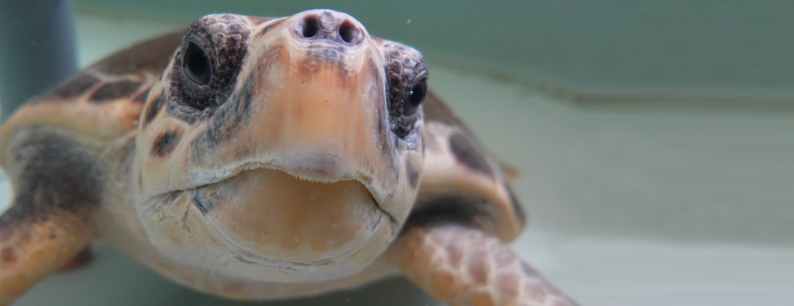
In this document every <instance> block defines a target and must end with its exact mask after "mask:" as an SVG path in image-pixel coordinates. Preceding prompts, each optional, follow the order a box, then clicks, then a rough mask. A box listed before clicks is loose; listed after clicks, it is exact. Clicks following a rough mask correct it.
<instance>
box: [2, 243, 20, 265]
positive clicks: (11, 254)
mask: <svg viewBox="0 0 794 306" xmlns="http://www.w3.org/2000/svg"><path fill="white" fill-rule="evenodd" d="M0 261H2V262H3V266H4V267H8V266H11V265H13V264H14V262H16V261H17V253H16V251H14V249H13V248H11V247H5V248H3V251H2V252H0Z"/></svg>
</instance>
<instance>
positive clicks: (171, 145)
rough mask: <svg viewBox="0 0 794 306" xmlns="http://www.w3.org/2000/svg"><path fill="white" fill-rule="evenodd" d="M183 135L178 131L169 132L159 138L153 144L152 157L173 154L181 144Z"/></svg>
mask: <svg viewBox="0 0 794 306" xmlns="http://www.w3.org/2000/svg"><path fill="white" fill-rule="evenodd" d="M180 138H182V134H181V133H179V132H178V131H167V132H165V133H163V134H162V135H160V136H159V137H157V139H156V140H155V141H154V143H153V144H152V153H151V154H152V156H157V157H163V156H166V155H168V154H171V152H172V151H174V149H175V148H176V145H177V144H178V143H179V139H180Z"/></svg>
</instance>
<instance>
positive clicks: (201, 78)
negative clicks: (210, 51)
mask: <svg viewBox="0 0 794 306" xmlns="http://www.w3.org/2000/svg"><path fill="white" fill-rule="evenodd" d="M182 68H183V70H184V71H185V75H186V76H187V77H188V79H190V80H191V81H193V82H194V83H196V84H198V85H207V84H209V83H210V78H211V77H212V67H211V64H210V59H209V57H207V53H206V52H204V50H203V49H201V47H199V46H198V45H196V44H195V43H192V42H191V43H189V44H188V45H187V50H185V56H184V57H183V58H182Z"/></svg>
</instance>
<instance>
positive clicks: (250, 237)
mask: <svg viewBox="0 0 794 306" xmlns="http://www.w3.org/2000/svg"><path fill="white" fill-rule="evenodd" d="M293 166H294V165H293ZM371 181H372V179H371V178H370V177H368V176H366V175H363V174H353V175H338V173H334V171H333V169H332V168H329V167H290V168H286V167H285V166H283V165H274V164H272V163H246V164H244V165H242V166H241V167H239V169H235V171H231V172H230V173H228V175H225V176H224V177H223V178H222V179H220V180H218V181H216V182H213V183H209V184H206V185H202V186H200V187H197V188H193V189H191V193H192V199H193V205H195V206H196V207H198V208H199V209H200V210H201V212H202V213H203V215H204V218H205V219H206V221H207V223H208V225H210V226H211V227H212V228H213V229H214V231H215V232H216V234H217V235H218V236H219V237H220V238H221V239H222V240H224V241H225V242H226V244H227V245H229V246H232V248H230V251H231V252H232V254H234V255H235V258H236V259H237V260H239V261H241V262H246V263H262V264H268V265H272V264H277V265H284V264H286V265H287V266H292V267H299V266H317V265H324V264H329V263H332V262H334V261H336V260H338V259H340V258H343V257H346V256H349V255H350V253H351V252H355V251H356V250H358V249H360V248H361V247H362V246H363V245H365V244H367V243H368V242H369V241H370V240H372V239H377V238H376V237H375V236H376V235H378V234H379V233H384V232H388V233H391V232H392V231H393V230H394V227H395V225H396V221H395V219H394V218H393V217H392V216H391V215H390V214H389V213H388V212H387V211H386V210H384V209H383V207H382V206H381V205H380V203H381V202H379V201H378V200H377V197H376V196H375V194H374V192H373V191H372V190H371V188H370V187H369V186H370V185H371V184H368V183H370V182H371ZM384 215H386V217H387V218H385V219H388V220H389V221H390V222H382V221H383V219H384V218H383V217H384Z"/></svg>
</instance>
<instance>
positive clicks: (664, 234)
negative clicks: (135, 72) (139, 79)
mask: <svg viewBox="0 0 794 306" xmlns="http://www.w3.org/2000/svg"><path fill="white" fill-rule="evenodd" d="M13 2H14V1H10V2H5V3H4V4H2V5H0V17H3V18H2V19H4V20H6V23H7V24H8V23H10V22H11V21H13V24H15V25H16V27H10V26H8V25H7V24H6V25H4V26H5V27H4V28H5V30H2V31H0V57H1V58H2V60H0V80H2V82H0V94H5V95H4V96H2V97H0V100H2V99H10V98H8V97H9V96H11V94H9V92H14V90H17V91H16V92H14V94H16V95H17V96H13V97H14V98H13V99H15V100H14V101H21V100H19V99H20V98H17V97H21V96H25V95H26V94H27V95H29V94H33V93H19V90H18V89H20V88H21V87H19V86H21V85H15V86H14V87H13V88H9V86H10V85H8V84H10V82H12V81H13V79H19V77H17V76H16V74H13V73H10V71H12V70H13V69H18V70H19V69H22V70H25V67H29V66H27V64H26V65H22V64H21V63H22V62H20V60H19V59H18V58H19V57H20V55H19V53H20V51H19V50H21V49H20V48H32V49H33V50H41V48H44V47H35V46H37V42H36V41H35V39H31V38H30V37H33V36H31V35H33V34H26V33H28V32H25V31H32V30H31V29H37V27H36V26H35V25H36V22H34V21H35V20H39V19H42V18H46V20H50V21H52V20H55V19H57V18H64V20H65V21H60V19H57V20H58V23H57V24H58V26H56V27H55V28H57V29H59V30H60V31H64V32H63V33H65V34H62V35H58V36H57V38H59V39H60V40H59V39H55V40H56V41H55V43H53V45H51V46H49V47H48V48H50V49H48V50H54V51H49V53H48V54H50V55H51V56H52V57H56V55H57V58H59V59H67V62H69V61H68V60H71V66H70V64H68V63H67V64H60V65H61V66H58V67H60V68H58V69H60V70H58V71H54V70H50V72H52V73H50V74H51V78H53V80H50V81H48V80H43V79H41V77H39V78H36V79H37V80H43V81H42V83H46V82H56V81H57V79H59V78H62V77H63V76H65V75H66V73H67V72H69V71H71V70H73V69H74V67H85V66H86V65H88V64H90V63H92V62H94V61H96V60H98V59H101V58H102V57H104V56H106V55H108V54H110V53H112V52H113V51H115V50H117V49H119V48H121V47H124V46H126V45H129V44H131V43H133V42H135V41H139V40H141V39H145V38H148V37H151V36H153V35H157V34H161V33H166V32H170V31H173V30H178V29H183V28H185V27H186V26H187V25H189V24H190V23H191V22H192V21H193V20H195V19H196V18H198V17H200V16H202V15H205V14H209V13H221V12H230V13H240V14H247V15H261V16H285V15H292V14H294V13H297V12H299V11H302V10H306V9H313V8H331V9H335V10H339V11H343V12H346V13H349V14H351V15H352V16H353V17H355V18H357V19H358V20H359V21H361V22H362V23H363V24H364V26H365V27H367V30H368V31H369V32H370V33H371V34H373V35H376V36H381V37H384V38H387V39H391V40H397V41H401V42H403V43H406V44H408V45H411V46H413V47H415V48H417V49H418V50H420V51H421V52H422V53H423V54H424V55H425V58H426V60H427V62H428V64H429V66H430V87H431V89H432V90H435V91H436V92H437V93H439V94H440V96H441V97H443V98H444V99H445V100H446V101H447V102H448V103H449V104H450V105H451V107H452V108H453V109H454V110H456V111H457V112H458V114H459V115H460V116H461V117H462V118H463V119H464V121H466V122H467V123H468V124H469V125H470V127H471V128H472V129H473V130H474V131H475V133H476V134H477V135H478V136H479V137H480V139H481V140H482V141H483V142H484V143H485V144H486V145H487V146H488V148H490V150H491V151H492V152H493V153H494V154H496V155H498V156H500V157H501V158H502V159H503V160H505V161H507V162H508V163H510V164H513V165H515V166H516V167H517V168H519V169H520V170H521V173H522V175H521V177H520V178H519V179H518V180H517V181H516V183H515V185H514V189H515V191H516V192H517V193H518V195H519V198H520V199H521V200H522V201H523V202H524V204H525V206H526V207H527V210H528V211H529V213H530V222H529V231H528V232H526V233H525V234H524V235H523V236H522V237H521V238H520V239H519V240H518V241H517V242H516V243H515V244H514V245H513V248H514V250H516V251H517V252H518V253H520V254H521V256H522V257H524V258H525V259H526V260H527V261H529V262H531V263H532V264H534V265H535V266H537V267H538V268H539V269H540V270H541V271H543V273H544V274H546V275H547V276H548V277H549V278H550V279H552V281H553V282H554V283H556V284H557V285H558V286H559V287H560V288H562V289H563V290H564V291H566V292H568V293H569V294H570V295H571V296H573V297H574V298H576V299H577V300H579V301H580V302H581V303H582V304H583V305H756V304H764V305H794V86H793V85H794V60H792V59H791V54H792V52H794V31H792V29H794V19H792V18H791V16H792V14H794V2H791V1H764V2H748V1H708V0H705V1H696V2H695V1H680V0H670V1H655V2H651V1H615V0H580V1H573V0H571V1H553V0H542V1H500V2H487V1H420V0H401V1H389V2H377V3H375V2H370V1H301V2H275V1H254V0H240V1H188V0H174V1H162V0H160V1H151V0H139V1H125V2H117V1H100V0H75V1H72V2H71V3H70V2H69V1H41V3H44V4H42V6H38V7H34V8H33V9H28V10H27V11H25V12H24V13H19V12H15V11H12V10H10V9H8V8H10V7H11V6H9V5H8V4H9V3H13ZM20 2H23V1H20ZM45 7H49V8H53V7H54V9H52V10H50V11H47V10H45ZM3 10H5V11H3ZM45 13H46V14H49V15H46V14H45ZM52 16H55V17H57V18H55V17H52ZM54 18H55V19H54ZM64 27H66V28H64ZM71 29H73V31H71ZM59 33H60V32H59ZM34 34H35V33H34ZM36 35H44V36H43V37H46V35H45V34H36ZM69 35H71V36H69ZM72 37H73V39H69V40H66V41H63V40H64V39H63V38H72ZM49 39H50V40H52V39H53V38H52V37H50V38H49ZM70 42H71V43H70ZM12 43H14V44H15V45H13V47H12ZM31 46H33V47H31ZM45 47H46V46H45ZM69 48H72V49H71V50H73V51H68V50H70V49H69ZM70 52H71V53H70ZM56 53H57V54H56ZM28 54H30V53H28ZM48 59H49V57H48ZM41 61H42V59H39V60H38V62H39V63H41ZM15 65H16V66H15ZM52 65H56V64H48V65H44V71H45V72H44V73H45V74H47V73H46V71H47V69H46V68H47V67H54V66H52ZM20 67H21V68H20ZM55 72H57V73H55ZM39 74H41V73H40V72H39ZM45 81H46V82H45ZM18 82H19V81H18ZM30 83H31V82H29V81H26V84H30ZM44 85H47V84H41V85H39V87H42V86H44ZM4 86H5V87H4ZM38 90H42V89H38ZM33 91H34V92H35V90H33ZM23 100H24V99H23ZM14 101H12V102H14ZM4 102H5V103H8V102H7V101H5V100H4ZM4 107H5V108H4V109H3V113H4V116H5V115H6V114H8V113H9V112H8V107H6V106H5V105H4ZM4 184H5V186H6V187H5V188H6V190H7V188H8V187H7V186H8V183H7V182H5V183H4ZM3 196H5V199H3V200H2V202H0V203H3V204H0V205H5V203H7V202H8V200H7V199H8V198H9V197H10V195H9V194H8V193H7V192H5V193H4V194H3ZM97 249H98V253H99V254H98V255H99V256H98V258H97V260H96V262H95V263H94V265H92V266H90V267H87V268H85V269H83V270H80V271H77V272H73V273H68V274H62V275H56V276H55V277H52V278H50V279H48V280H47V281H46V282H44V283H42V284H40V285H38V286H37V287H35V288H34V289H33V290H32V291H31V293H30V294H28V295H26V296H25V297H24V298H23V299H22V300H20V302H19V305H45V304H57V305H67V304H68V305H88V304H91V305H105V304H110V303H112V304H116V305H120V303H122V302H130V303H134V304H150V305H170V304H180V305H182V304H184V303H189V304H193V305H228V304H232V303H231V302H228V301H224V300H220V299H217V298H213V297H209V296H205V295H202V294H198V293H194V292H192V291H190V290H187V289H184V288H181V287H179V286H177V285H173V284H170V283H168V282H167V281H165V280H163V279H162V278H160V277H159V276H157V275H156V274H154V273H153V272H149V271H148V270H145V269H144V268H143V267H141V266H140V265H138V264H136V263H134V262H132V261H131V260H130V259H129V258H127V257H126V256H124V255H122V254H119V253H117V252H115V251H113V250H111V249H109V248H107V247H105V246H102V245H99V246H97ZM342 303H345V305H414V304H416V305H435V304H434V303H435V302H434V301H433V300H432V299H430V298H429V297H428V296H426V295H425V294H424V293H422V292H420V291H418V290H417V289H415V288H414V287H413V286H412V285H410V284H409V283H407V282H405V281H403V280H389V281H386V282H382V283H378V284H375V285H373V286H370V287H367V288H365V289H363V290H361V291H356V292H343V293H338V294H333V295H330V296H326V297H320V298H314V299H305V300H299V301H295V302H279V303H272V304H265V305H317V304H328V305H341V304H342ZM235 305H236V304H235Z"/></svg>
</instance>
